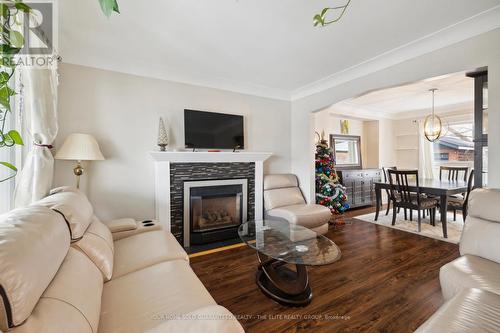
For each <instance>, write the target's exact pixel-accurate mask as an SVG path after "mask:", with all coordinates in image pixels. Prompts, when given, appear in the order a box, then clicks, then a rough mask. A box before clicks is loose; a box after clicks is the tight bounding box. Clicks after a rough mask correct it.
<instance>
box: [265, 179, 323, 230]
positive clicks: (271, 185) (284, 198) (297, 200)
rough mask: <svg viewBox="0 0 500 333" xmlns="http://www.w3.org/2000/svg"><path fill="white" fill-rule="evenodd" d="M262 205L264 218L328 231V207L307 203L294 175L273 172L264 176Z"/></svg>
mask: <svg viewBox="0 0 500 333" xmlns="http://www.w3.org/2000/svg"><path fill="white" fill-rule="evenodd" d="M264 207H265V217H266V218H273V219H280V220H285V221H287V222H289V223H291V224H297V225H301V226H304V227H306V228H309V229H311V230H313V231H315V232H317V233H319V234H325V233H327V232H328V221H330V218H331V216H332V213H331V212H330V209H328V208H327V207H324V206H321V205H317V204H307V203H306V200H305V199H304V196H303V195H302V192H301V191H300V188H299V182H298V180H297V177H296V176H295V175H292V174H275V175H266V176H265V177H264Z"/></svg>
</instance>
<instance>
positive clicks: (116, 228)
mask: <svg viewBox="0 0 500 333" xmlns="http://www.w3.org/2000/svg"><path fill="white" fill-rule="evenodd" d="M103 223H104V224H105V225H106V226H107V227H108V228H109V230H110V231H111V233H115V232H122V231H130V230H135V229H137V222H136V221H135V220H134V219H131V218H125V219H116V220H111V221H105V222H103Z"/></svg>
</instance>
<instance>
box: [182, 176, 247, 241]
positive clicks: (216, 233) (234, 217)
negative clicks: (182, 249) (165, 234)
mask: <svg viewBox="0 0 500 333" xmlns="http://www.w3.org/2000/svg"><path fill="white" fill-rule="evenodd" d="M247 187H248V184H247V179H227V180H207V181H192V182H184V246H191V245H201V244H207V243H212V242H216V241H222V240H226V239H231V238H236V237H238V233H237V230H238V227H239V225H240V224H242V223H244V222H246V220H247V205H248V196H247V191H248V189H247Z"/></svg>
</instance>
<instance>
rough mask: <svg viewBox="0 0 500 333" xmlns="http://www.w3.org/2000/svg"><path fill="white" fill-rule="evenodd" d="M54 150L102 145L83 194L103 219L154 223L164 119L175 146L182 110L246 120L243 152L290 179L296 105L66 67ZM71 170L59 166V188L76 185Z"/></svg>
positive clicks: (181, 136) (178, 143) (63, 164)
mask: <svg viewBox="0 0 500 333" xmlns="http://www.w3.org/2000/svg"><path fill="white" fill-rule="evenodd" d="M59 72H60V75H61V77H60V85H59V124H60V130H59V135H58V137H57V140H56V149H57V147H60V146H61V144H62V142H63V140H64V139H65V138H66V137H67V135H68V134H70V133H73V132H82V133H89V134H92V135H94V136H95V137H96V139H97V140H98V142H99V144H100V146H101V149H102V152H103V154H104V156H105V157H106V161H98V162H92V163H91V164H90V165H88V168H87V170H86V171H87V172H86V174H85V176H84V177H83V178H82V189H83V190H85V191H86V192H87V194H88V195H89V198H90V200H91V201H92V202H93V204H94V206H95V208H96V213H97V214H98V215H99V216H100V217H101V218H103V219H109V218H117V217H124V216H130V217H135V218H144V217H153V216H154V166H153V161H152V159H151V158H150V157H149V155H148V151H151V150H156V149H157V146H156V137H157V131H158V118H159V117H160V116H162V117H164V119H165V120H166V122H167V124H168V132H169V137H170V140H171V145H173V146H175V147H177V148H179V147H183V145H184V142H183V141H184V134H183V128H184V125H183V112H184V111H183V110H184V108H192V109H197V110H206V111H216V112H224V113H235V114H241V115H244V116H245V127H246V128H245V132H246V134H245V135H246V138H245V145H246V147H245V148H246V149H247V150H250V151H270V152H273V153H274V154H275V155H274V156H273V157H271V159H270V160H269V161H268V162H266V164H265V172H266V173H278V172H289V171H290V142H289V138H290V136H291V134H290V127H291V125H290V103H289V102H284V101H278V100H272V99H266V98H261V97H253V96H249V95H243V94H238V93H231V92H226V91H222V90H217V89H210V88H203V87H198V86H191V85H186V84H179V83H172V82H168V81H162V80H156V79H149V78H144V77H138V76H132V75H127V74H120V73H116V72H110V71H103V70H97V69H92V68H88V67H81V66H76V65H69V64H63V65H62V66H61V67H60V71H59ZM72 168H73V163H72V162H68V161H57V162H56V167H55V169H56V170H55V185H56V186H59V185H73V184H74V176H73V172H72Z"/></svg>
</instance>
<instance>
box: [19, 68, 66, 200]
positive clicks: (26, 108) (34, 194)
mask: <svg viewBox="0 0 500 333" xmlns="http://www.w3.org/2000/svg"><path fill="white" fill-rule="evenodd" d="M19 70H20V74H21V77H20V80H21V84H22V92H21V94H22V100H23V102H22V109H23V117H24V120H25V128H26V130H27V131H28V133H27V134H28V135H26V136H25V138H24V141H25V144H26V143H27V142H28V141H31V142H32V149H31V151H30V152H29V153H28V155H27V156H26V159H25V161H24V163H23V169H22V171H21V172H20V175H19V177H18V179H17V182H16V190H15V194H14V204H15V206H16V207H23V206H26V205H29V204H30V203H32V202H33V201H36V200H39V199H41V198H42V197H44V196H46V195H47V194H48V192H49V190H50V188H51V186H52V178H53V174H54V158H53V156H52V152H51V151H50V149H51V148H52V142H53V141H54V140H55V138H56V135H57V130H58V125H57V69H56V68H36V67H24V68H19Z"/></svg>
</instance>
